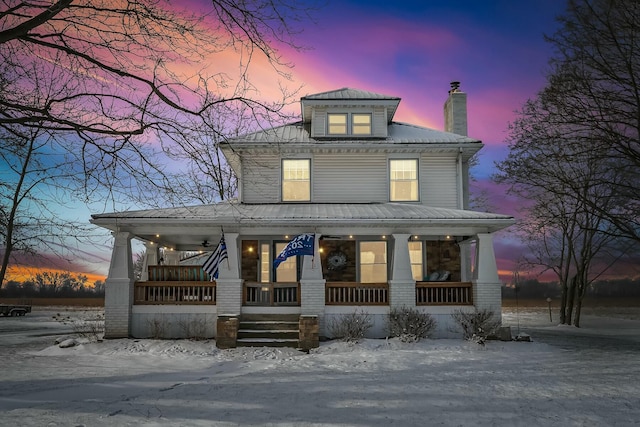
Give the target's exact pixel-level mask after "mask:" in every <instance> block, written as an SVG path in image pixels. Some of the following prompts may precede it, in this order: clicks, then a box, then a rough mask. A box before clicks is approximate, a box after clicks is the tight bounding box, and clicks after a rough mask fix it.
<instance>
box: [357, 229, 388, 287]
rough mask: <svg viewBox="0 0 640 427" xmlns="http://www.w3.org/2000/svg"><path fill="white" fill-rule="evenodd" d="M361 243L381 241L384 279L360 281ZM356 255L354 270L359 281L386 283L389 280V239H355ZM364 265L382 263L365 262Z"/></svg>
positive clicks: (361, 264)
mask: <svg viewBox="0 0 640 427" xmlns="http://www.w3.org/2000/svg"><path fill="white" fill-rule="evenodd" d="M363 243H383V244H384V258H385V260H384V265H385V279H384V280H380V281H375V282H363V281H362V266H363V263H362V244H363ZM356 251H357V252H356V255H357V257H358V262H357V265H358V271H357V272H356V274H357V276H356V277H357V280H358V282H359V283H386V282H388V281H389V241H388V240H385V239H380V240H358V241H357V246H356ZM364 265H382V263H375V262H374V263H371V264H369V263H367V264H364Z"/></svg>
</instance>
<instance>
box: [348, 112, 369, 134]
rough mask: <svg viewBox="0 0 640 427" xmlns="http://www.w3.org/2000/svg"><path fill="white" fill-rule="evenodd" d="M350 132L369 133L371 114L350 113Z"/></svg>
mask: <svg viewBox="0 0 640 427" xmlns="http://www.w3.org/2000/svg"><path fill="white" fill-rule="evenodd" d="M351 133H352V134H353V135H371V114H352V115H351Z"/></svg>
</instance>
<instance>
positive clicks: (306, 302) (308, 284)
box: [300, 234, 327, 330]
mask: <svg viewBox="0 0 640 427" xmlns="http://www.w3.org/2000/svg"><path fill="white" fill-rule="evenodd" d="M319 242H320V234H316V238H315V242H314V250H313V253H314V255H313V256H310V255H305V256H304V257H303V261H302V275H301V277H300V314H302V315H307V316H318V324H319V325H320V330H323V329H322V326H321V325H322V324H323V319H324V307H325V284H326V282H327V281H326V280H325V279H324V277H323V275H322V263H321V262H320V250H319V248H320V244H319Z"/></svg>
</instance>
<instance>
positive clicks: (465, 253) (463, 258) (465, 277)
mask: <svg viewBox="0 0 640 427" xmlns="http://www.w3.org/2000/svg"><path fill="white" fill-rule="evenodd" d="M458 245H459V246H460V281H461V282H470V281H471V278H472V276H471V242H470V241H468V240H467V241H464V242H460V243H459V244H458Z"/></svg>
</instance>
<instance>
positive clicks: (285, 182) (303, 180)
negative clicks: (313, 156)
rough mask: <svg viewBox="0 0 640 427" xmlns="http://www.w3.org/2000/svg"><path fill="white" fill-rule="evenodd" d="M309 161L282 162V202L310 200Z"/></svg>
mask: <svg viewBox="0 0 640 427" xmlns="http://www.w3.org/2000/svg"><path fill="white" fill-rule="evenodd" d="M310 169H311V160H309V159H287V160H283V161H282V201H283V202H308V201H310V200H311V170H310Z"/></svg>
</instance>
